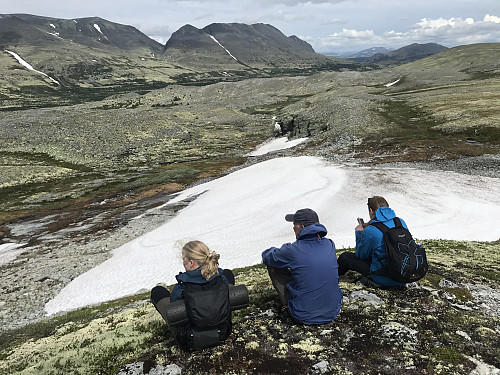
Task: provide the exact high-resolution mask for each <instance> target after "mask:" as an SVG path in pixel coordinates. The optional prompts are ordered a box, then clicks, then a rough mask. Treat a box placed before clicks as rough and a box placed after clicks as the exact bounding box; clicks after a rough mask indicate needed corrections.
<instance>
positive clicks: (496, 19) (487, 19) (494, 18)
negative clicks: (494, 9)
mask: <svg viewBox="0 0 500 375" xmlns="http://www.w3.org/2000/svg"><path fill="white" fill-rule="evenodd" d="M484 22H494V23H500V17H497V16H490V15H489V14H487V15H486V16H484Z"/></svg>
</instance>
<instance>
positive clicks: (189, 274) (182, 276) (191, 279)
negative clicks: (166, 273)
mask: <svg viewBox="0 0 500 375" xmlns="http://www.w3.org/2000/svg"><path fill="white" fill-rule="evenodd" d="M217 276H219V274H218V273H215V274H214V275H212V277H210V279H208V280H205V278H204V277H203V276H201V268H197V269H195V270H192V271H186V272H180V273H179V274H178V275H177V276H175V278H176V279H177V281H178V282H181V283H194V284H205V283H206V282H207V281H210V280H212V279H213V278H215V277H217Z"/></svg>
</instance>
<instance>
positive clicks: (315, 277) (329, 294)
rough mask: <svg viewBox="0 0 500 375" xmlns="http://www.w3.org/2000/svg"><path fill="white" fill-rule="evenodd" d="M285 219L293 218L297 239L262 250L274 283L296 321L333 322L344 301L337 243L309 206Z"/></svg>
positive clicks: (304, 322) (282, 301)
mask: <svg viewBox="0 0 500 375" xmlns="http://www.w3.org/2000/svg"><path fill="white" fill-rule="evenodd" d="M285 220H286V221H289V222H293V231H294V232H295V237H296V239H297V240H296V241H295V242H294V243H286V244H284V245H282V246H281V247H280V248H276V247H271V248H269V249H267V250H265V251H264V252H263V253H262V261H263V262H264V264H265V265H267V269H268V272H269V277H270V278H271V281H272V283H273V286H274V287H275V289H276V291H277V292H278V296H279V298H280V301H281V303H282V304H283V308H284V309H286V310H287V311H288V313H289V314H290V316H291V317H292V319H293V320H294V321H296V322H298V323H301V324H307V325H311V324H323V323H328V322H331V321H332V320H334V319H335V318H336V317H337V315H338V313H339V312H340V306H341V303H342V292H341V290H340V288H339V277H338V273H337V268H338V267H337V255H336V252H335V244H334V243H333V241H332V240H330V239H328V238H326V237H325V236H326V234H327V230H326V228H325V227H324V226H323V225H322V224H320V223H319V218H318V215H317V214H316V212H314V211H313V210H311V209H309V208H304V209H301V210H298V211H297V212H295V214H289V215H286V216H285Z"/></svg>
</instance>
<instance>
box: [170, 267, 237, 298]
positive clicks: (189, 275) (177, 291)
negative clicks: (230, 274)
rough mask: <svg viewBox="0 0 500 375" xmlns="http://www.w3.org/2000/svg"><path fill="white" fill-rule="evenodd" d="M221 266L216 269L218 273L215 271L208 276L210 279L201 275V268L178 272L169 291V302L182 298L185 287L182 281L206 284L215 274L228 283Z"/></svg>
mask: <svg viewBox="0 0 500 375" xmlns="http://www.w3.org/2000/svg"><path fill="white" fill-rule="evenodd" d="M222 271H223V270H222V268H219V269H218V272H219V273H218V274H217V273H215V274H214V275H212V277H210V279H208V280H206V279H205V278H204V277H203V276H201V268H197V269H195V270H192V271H186V272H179V274H178V275H177V276H175V278H176V279H177V284H176V285H175V286H174V288H173V289H172V293H170V302H174V301H178V300H180V299H182V291H183V290H184V288H185V287H186V286H185V285H184V283H194V284H206V283H208V282H209V281H212V280H213V279H215V278H216V277H217V276H220V277H221V279H222V281H224V282H225V283H226V284H227V283H228V281H227V279H226V276H224V275H223V274H222Z"/></svg>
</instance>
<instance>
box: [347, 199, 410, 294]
mask: <svg viewBox="0 0 500 375" xmlns="http://www.w3.org/2000/svg"><path fill="white" fill-rule="evenodd" d="M368 214H369V215H370V222H369V223H368V224H364V225H363V223H362V220H361V219H358V225H357V226H356V227H355V228H354V230H355V235H356V251H355V252H354V253H352V252H345V253H342V254H340V256H339V259H338V264H339V276H342V275H344V274H345V273H346V272H347V271H349V270H353V271H356V272H359V273H360V274H361V275H362V276H364V277H365V278H364V281H365V283H366V284H367V285H373V283H370V281H371V280H370V279H369V278H370V277H371V279H372V280H373V281H374V282H375V283H376V284H378V285H380V286H386V287H392V286H400V285H404V284H403V283H401V282H398V281H395V280H392V279H391V278H390V277H388V276H384V275H380V274H377V273H376V272H377V271H379V270H380V269H381V268H382V267H383V266H385V264H386V259H385V252H386V249H385V244H384V235H383V233H382V231H381V230H380V229H378V228H377V227H375V226H374V225H370V224H373V223H376V222H379V223H382V224H384V225H386V226H387V227H388V228H393V227H394V226H395V223H394V218H395V217H396V214H395V213H394V211H393V210H392V209H390V208H389V203H387V201H386V200H385V199H384V198H383V197H380V196H374V197H371V198H368ZM401 224H402V225H403V227H405V228H407V226H406V223H405V222H404V221H403V220H402V219H401ZM366 278H368V279H366ZM362 280H363V278H362ZM374 286H377V285H374Z"/></svg>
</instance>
